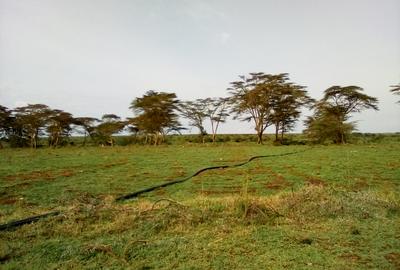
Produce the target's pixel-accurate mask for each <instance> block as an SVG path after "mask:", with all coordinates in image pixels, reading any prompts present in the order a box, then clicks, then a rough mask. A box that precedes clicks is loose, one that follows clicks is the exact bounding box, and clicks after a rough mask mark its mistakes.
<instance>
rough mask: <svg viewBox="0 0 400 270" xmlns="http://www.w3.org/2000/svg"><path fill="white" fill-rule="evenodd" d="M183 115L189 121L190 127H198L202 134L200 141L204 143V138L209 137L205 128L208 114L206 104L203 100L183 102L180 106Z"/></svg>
mask: <svg viewBox="0 0 400 270" xmlns="http://www.w3.org/2000/svg"><path fill="white" fill-rule="evenodd" d="M178 109H179V112H180V113H181V115H182V116H183V117H185V118H187V119H189V125H190V126H193V127H196V128H198V129H199V132H200V139H201V141H202V142H203V143H204V136H205V135H207V132H206V129H205V128H204V124H203V123H204V119H205V118H206V117H207V114H206V103H205V102H204V100H203V99H196V100H195V101H183V102H180V103H179V105H178Z"/></svg>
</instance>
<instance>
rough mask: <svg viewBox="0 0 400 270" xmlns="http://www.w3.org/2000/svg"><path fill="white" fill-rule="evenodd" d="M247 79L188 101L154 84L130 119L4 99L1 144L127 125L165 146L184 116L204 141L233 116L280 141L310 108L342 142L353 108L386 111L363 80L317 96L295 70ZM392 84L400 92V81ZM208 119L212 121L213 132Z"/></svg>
mask: <svg viewBox="0 0 400 270" xmlns="http://www.w3.org/2000/svg"><path fill="white" fill-rule="evenodd" d="M239 78H240V80H238V81H234V82H231V83H230V87H229V88H228V96H227V97H219V98H205V99H196V100H190V101H182V100H179V99H178V98H177V96H176V94H175V93H166V92H157V91H148V92H147V93H146V94H144V95H143V96H142V97H137V98H135V99H134V100H133V101H132V103H131V106H130V109H132V111H133V114H134V117H132V118H126V119H121V118H120V117H119V116H117V115H115V114H105V115H103V117H102V118H101V119H97V118H92V117H74V116H73V115H72V114H71V113H68V112H65V111H62V110H59V109H52V108H50V107H48V106H46V105H44V104H29V105H27V106H23V107H18V108H15V109H8V108H6V107H4V106H1V105H0V147H1V146H2V145H1V141H3V142H7V143H8V144H9V145H10V146H11V147H28V146H29V147H32V148H36V147H37V146H38V142H39V138H42V139H43V138H47V141H48V145H49V146H51V147H57V146H62V145H66V144H68V142H69V138H70V136H71V135H72V134H76V133H80V134H82V135H83V143H82V144H83V145H85V144H86V142H87V139H88V138H90V139H91V140H92V141H93V142H95V143H96V144H101V145H111V146H112V145H114V143H115V141H114V138H113V135H116V134H118V133H121V132H122V131H125V132H127V133H130V134H132V135H133V136H135V137H137V138H141V140H140V143H144V144H154V145H158V144H161V143H163V141H164V139H165V136H166V135H167V134H171V133H177V134H180V132H181V131H182V130H184V129H186V128H185V127H183V126H182V125H181V123H180V121H179V119H180V117H183V118H186V119H187V120H188V121H189V122H188V123H189V125H190V126H192V127H196V128H197V129H198V130H199V136H200V140H201V141H202V142H205V136H206V135H207V134H210V135H211V140H212V141H213V142H215V141H216V140H217V132H218V128H219V127H220V125H221V124H222V123H225V122H226V121H227V119H228V117H230V116H231V117H232V118H233V119H240V120H242V121H249V122H252V123H253V125H254V129H255V131H256V135H257V143H259V144H262V142H263V133H264V131H265V130H266V128H267V127H269V126H274V128H275V136H274V137H275V141H276V142H279V141H282V140H283V139H284V134H285V133H287V132H289V131H291V130H293V129H294V127H295V124H296V122H297V121H298V120H299V118H300V115H301V111H302V109H303V108H308V109H311V110H313V115H312V116H309V117H308V118H307V120H306V121H305V124H306V129H305V130H304V133H305V134H306V135H307V136H309V138H311V139H312V140H313V141H315V142H319V143H322V142H325V141H332V142H334V143H338V144H339V143H346V142H347V137H348V135H349V134H350V133H351V132H352V131H353V130H354V129H355V124H354V123H351V122H349V118H350V116H351V114H353V113H356V112H360V111H362V110H364V109H373V110H378V107H377V104H378V100H377V98H375V97H371V96H368V95H366V94H364V93H363V89H362V88H360V87H358V86H345V87H341V86H332V87H330V88H328V89H327V90H325V92H324V96H323V98H322V99H321V100H315V99H313V98H311V97H310V96H309V95H308V93H307V90H306V87H305V86H301V85H298V84H295V83H293V82H291V81H290V80H289V75H288V74H287V73H282V74H276V75H271V74H265V73H262V72H259V73H250V74H249V75H247V76H239ZM391 91H393V92H394V93H399V86H398V85H396V86H394V87H393V89H392V90H391ZM206 122H208V123H209V124H210V127H211V130H210V131H209V132H207V130H206V128H205V123H206ZM138 141H139V140H135V142H138Z"/></svg>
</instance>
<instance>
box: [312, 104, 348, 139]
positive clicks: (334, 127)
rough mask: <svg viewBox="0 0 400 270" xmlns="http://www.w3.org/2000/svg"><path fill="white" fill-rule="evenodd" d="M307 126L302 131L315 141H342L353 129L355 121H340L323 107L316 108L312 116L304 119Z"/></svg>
mask: <svg viewBox="0 0 400 270" xmlns="http://www.w3.org/2000/svg"><path fill="white" fill-rule="evenodd" d="M304 122H305V125H306V126H307V128H306V129H305V131H304V133H305V134H307V136H308V137H309V138H311V139H312V140H313V141H315V142H317V143H324V142H325V141H327V140H331V141H333V142H334V143H337V144H339V143H342V142H343V141H345V138H347V137H348V136H349V135H350V134H351V132H352V131H353V130H354V129H355V123H346V122H340V121H339V120H338V118H337V117H335V116H334V115H333V114H330V113H329V112H328V111H326V110H324V109H318V110H316V112H315V113H314V115H313V116H309V117H308V118H307V119H306V120H305V121H304Z"/></svg>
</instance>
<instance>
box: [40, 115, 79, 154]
mask: <svg viewBox="0 0 400 270" xmlns="http://www.w3.org/2000/svg"><path fill="white" fill-rule="evenodd" d="M74 122H75V119H74V118H73V117H72V114H70V113H68V112H64V111H62V110H52V111H51V112H50V114H49V117H48V125H47V128H46V130H47V133H48V134H49V146H53V147H56V146H58V145H59V144H60V143H61V140H62V139H63V138H67V137H69V133H70V132H71V130H72V126H71V125H72V124H74Z"/></svg>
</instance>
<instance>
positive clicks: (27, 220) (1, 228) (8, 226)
mask: <svg viewBox="0 0 400 270" xmlns="http://www.w3.org/2000/svg"><path fill="white" fill-rule="evenodd" d="M309 149H311V148H308V149H304V150H300V151H295V152H289V153H283V154H275V155H263V156H254V157H250V158H249V159H248V160H247V161H245V162H241V163H237V164H233V165H220V166H212V167H207V168H203V169H200V170H198V171H197V172H195V173H193V174H192V175H190V176H187V177H184V178H181V179H176V180H173V181H168V182H165V183H162V184H159V185H155V186H151V187H148V188H144V189H140V190H137V191H135V192H132V193H129V194H126V195H123V196H120V197H117V198H116V199H115V201H117V202H118V201H125V200H129V199H132V198H136V197H137V196H139V195H140V194H144V193H148V192H151V191H153V190H155V189H158V188H162V187H166V186H171V185H174V184H178V183H182V182H185V181H187V180H189V179H191V178H193V177H195V176H197V175H199V174H200V173H202V172H205V171H209V170H215V169H226V168H235V167H240V166H243V165H246V164H247V163H249V162H251V161H253V160H255V159H260V158H268V157H281V156H289V155H295V154H299V153H302V152H305V151H307V150H309ZM59 214H61V212H60V211H53V212H48V213H45V214H42V215H37V216H32V217H28V218H25V219H20V220H15V221H11V222H8V223H4V224H0V231H4V230H9V229H14V228H17V227H20V226H22V225H25V224H30V223H34V222H36V221H39V220H40V219H43V218H46V217H51V216H57V215H59Z"/></svg>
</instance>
